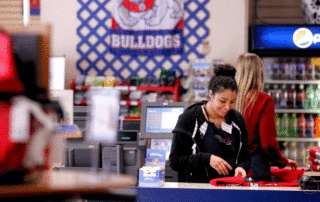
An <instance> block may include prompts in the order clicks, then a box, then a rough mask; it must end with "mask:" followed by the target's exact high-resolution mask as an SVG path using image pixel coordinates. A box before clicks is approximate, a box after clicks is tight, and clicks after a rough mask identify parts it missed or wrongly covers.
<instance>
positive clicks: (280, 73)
mask: <svg viewBox="0 0 320 202" xmlns="http://www.w3.org/2000/svg"><path fill="white" fill-rule="evenodd" d="M286 69H287V66H286V63H284V62H283V61H282V60H280V61H279V70H278V79H279V80H284V79H286Z"/></svg>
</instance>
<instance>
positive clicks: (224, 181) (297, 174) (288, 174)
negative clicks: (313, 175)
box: [210, 168, 306, 187]
mask: <svg viewBox="0 0 320 202" xmlns="http://www.w3.org/2000/svg"><path fill="white" fill-rule="evenodd" d="M305 171H306V170H304V169H297V170H292V169H288V168H282V169H280V168H271V173H272V175H274V176H276V177H278V178H280V179H282V180H284V181H285V182H267V181H260V182H245V181H244V178H243V177H241V176H237V177H223V178H217V179H212V180H210V183H211V184H212V185H214V186H226V185H228V184H231V185H236V184H242V185H243V186H249V185H250V184H253V185H255V184H256V185H258V186H264V187H269V186H270V187H273V186H275V187H282V186H286V187H294V186H300V185H299V184H298V183H297V182H296V181H297V180H298V179H300V178H301V176H302V175H303V173H304V172H305Z"/></svg>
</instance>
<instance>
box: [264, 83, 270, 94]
mask: <svg viewBox="0 0 320 202" xmlns="http://www.w3.org/2000/svg"><path fill="white" fill-rule="evenodd" d="M269 90H270V85H269V84H265V85H264V90H263V92H265V93H267V94H268V95H271V93H270V91H269Z"/></svg>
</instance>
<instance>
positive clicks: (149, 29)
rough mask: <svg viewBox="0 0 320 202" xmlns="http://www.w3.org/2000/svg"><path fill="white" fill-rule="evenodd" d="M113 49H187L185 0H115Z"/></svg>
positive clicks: (160, 52)
mask: <svg viewBox="0 0 320 202" xmlns="http://www.w3.org/2000/svg"><path fill="white" fill-rule="evenodd" d="M111 1H112V4H113V9H112V12H111V13H112V26H111V52H112V53H114V54H121V55H172V54H179V53H182V52H183V41H182V36H183V9H184V8H183V5H184V1H183V0H111Z"/></svg>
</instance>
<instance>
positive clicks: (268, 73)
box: [264, 62, 273, 81]
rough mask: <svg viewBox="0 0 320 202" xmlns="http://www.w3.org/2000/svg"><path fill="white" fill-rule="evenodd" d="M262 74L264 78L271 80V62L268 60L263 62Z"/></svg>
mask: <svg viewBox="0 0 320 202" xmlns="http://www.w3.org/2000/svg"><path fill="white" fill-rule="evenodd" d="M264 73H265V74H264V76H265V80H266V81H269V80H272V79H273V78H272V74H273V73H272V64H271V63H270V62H266V63H265V64H264Z"/></svg>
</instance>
